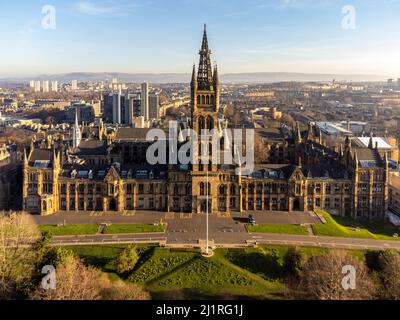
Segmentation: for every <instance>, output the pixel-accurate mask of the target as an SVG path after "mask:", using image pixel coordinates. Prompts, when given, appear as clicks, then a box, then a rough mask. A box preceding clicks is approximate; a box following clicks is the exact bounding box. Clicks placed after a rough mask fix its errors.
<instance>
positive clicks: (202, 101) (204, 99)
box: [201, 95, 206, 104]
mask: <svg viewBox="0 0 400 320" xmlns="http://www.w3.org/2000/svg"><path fill="white" fill-rule="evenodd" d="M201 103H202V104H206V97H205V96H204V95H203V96H201Z"/></svg>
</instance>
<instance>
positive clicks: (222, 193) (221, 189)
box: [219, 184, 225, 195]
mask: <svg viewBox="0 0 400 320" xmlns="http://www.w3.org/2000/svg"><path fill="white" fill-rule="evenodd" d="M219 194H220V195H224V194H225V186H224V185H223V184H221V185H220V186H219Z"/></svg>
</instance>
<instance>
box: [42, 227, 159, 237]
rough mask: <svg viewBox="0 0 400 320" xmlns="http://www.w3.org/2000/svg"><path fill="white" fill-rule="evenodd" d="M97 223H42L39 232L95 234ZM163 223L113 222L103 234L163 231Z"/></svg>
mask: <svg viewBox="0 0 400 320" xmlns="http://www.w3.org/2000/svg"><path fill="white" fill-rule="evenodd" d="M98 229H99V225H94V224H68V225H66V226H60V227H57V226H53V225H43V226H39V230H40V231H41V232H46V231H49V232H51V234H52V235H53V236H79V235H90V234H96V233H97V231H98ZM164 231H165V225H152V224H114V225H111V226H109V227H106V229H105V234H119V233H146V232H164Z"/></svg>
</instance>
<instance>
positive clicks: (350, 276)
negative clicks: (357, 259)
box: [342, 265, 356, 291]
mask: <svg viewBox="0 0 400 320" xmlns="http://www.w3.org/2000/svg"><path fill="white" fill-rule="evenodd" d="M342 274H345V276H344V277H343V279H342V288H343V289H344V290H346V291H347V290H350V289H351V290H355V289H356V268H354V266H352V265H346V266H344V267H343V268H342Z"/></svg>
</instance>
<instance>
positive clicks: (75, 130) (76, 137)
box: [72, 108, 82, 149]
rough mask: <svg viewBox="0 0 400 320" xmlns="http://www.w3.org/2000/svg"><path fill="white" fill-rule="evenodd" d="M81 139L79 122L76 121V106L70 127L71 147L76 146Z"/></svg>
mask: <svg viewBox="0 0 400 320" xmlns="http://www.w3.org/2000/svg"><path fill="white" fill-rule="evenodd" d="M81 139H82V134H81V131H80V129H79V123H78V108H76V110H75V124H74V126H73V128H72V147H73V148H74V149H75V148H78V147H79V145H80V143H81Z"/></svg>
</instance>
